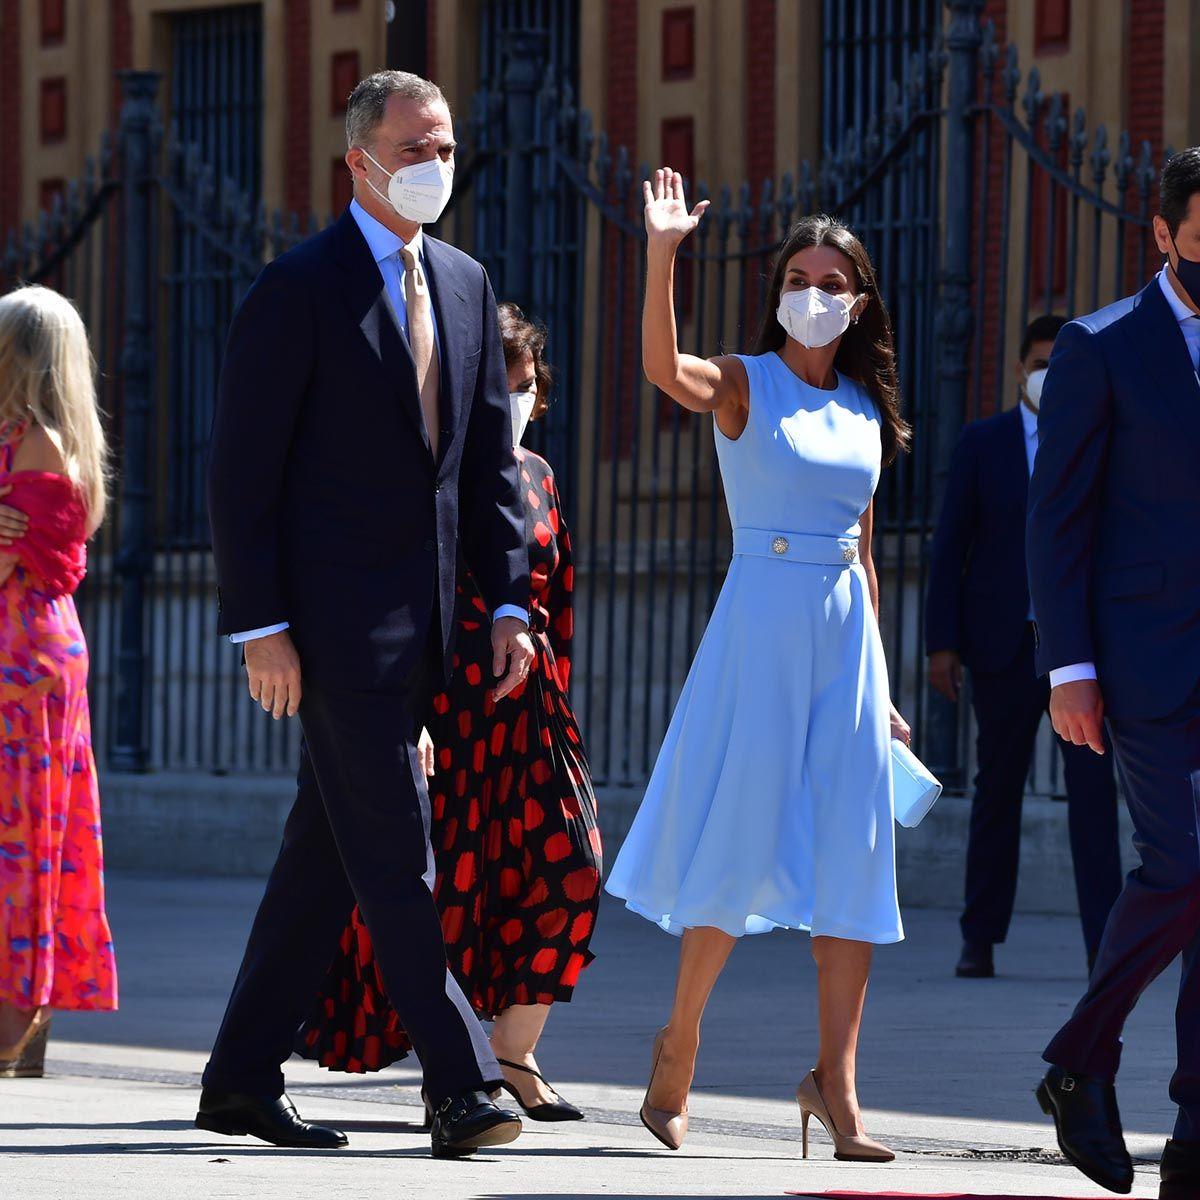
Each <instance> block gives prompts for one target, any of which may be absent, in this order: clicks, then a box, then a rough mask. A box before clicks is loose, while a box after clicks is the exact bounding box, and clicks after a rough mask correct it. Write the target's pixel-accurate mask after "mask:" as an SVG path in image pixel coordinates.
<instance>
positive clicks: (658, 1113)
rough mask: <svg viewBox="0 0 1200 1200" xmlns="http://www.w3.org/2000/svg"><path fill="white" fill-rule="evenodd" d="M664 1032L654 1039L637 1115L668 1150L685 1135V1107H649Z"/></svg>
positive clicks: (681, 1143) (686, 1125)
mask: <svg viewBox="0 0 1200 1200" xmlns="http://www.w3.org/2000/svg"><path fill="white" fill-rule="evenodd" d="M664 1033H666V1030H665V1029H660V1030H659V1031H658V1036H657V1037H655V1039H654V1065H653V1066H652V1067H651V1068H650V1082H649V1083H648V1084H647V1085H646V1099H645V1100H643V1101H642V1111H641V1112H640V1113H639V1114H638V1115H639V1116H640V1117H641V1118H642V1124H643V1125H645V1127H646V1128H647V1129H648V1130H650V1132H651V1133H652V1134H654V1136H655V1137H656V1138H658V1140H659V1141H660V1142H662V1144H663V1145H664V1146H666V1148H667V1149H668V1150H678V1149H679V1147H680V1146H682V1145H683V1139H684V1138H685V1137H687V1130H688V1111H687V1109H686V1108H684V1109H683V1110H682V1112H667V1111H666V1110H665V1109H661V1108H651V1107H650V1089H651V1088H652V1087H653V1086H654V1076H655V1073H656V1072H657V1071H658V1060H659V1057H660V1056H661V1055H662V1043H663V1034H664Z"/></svg>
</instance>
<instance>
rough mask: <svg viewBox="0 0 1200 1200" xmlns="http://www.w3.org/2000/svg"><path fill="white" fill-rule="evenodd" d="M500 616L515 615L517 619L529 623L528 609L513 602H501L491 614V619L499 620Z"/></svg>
mask: <svg viewBox="0 0 1200 1200" xmlns="http://www.w3.org/2000/svg"><path fill="white" fill-rule="evenodd" d="M501 617H516V618H517V620H518V621H524V622H525V624H526V625H528V624H529V610H528V609H525V608H520V607H518V606H517V605H515V604H502V605H500V607H499V608H498V609H496V611H495V613H493V615H492V620H493V621H498V620H500V618H501Z"/></svg>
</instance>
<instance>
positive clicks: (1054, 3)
mask: <svg viewBox="0 0 1200 1200" xmlns="http://www.w3.org/2000/svg"><path fill="white" fill-rule="evenodd" d="M1070 44H1071V0H1037V5H1036V7H1035V8H1034V13H1033V52H1034V53H1035V54H1062V53H1064V52H1065V51H1066V50H1067V49H1068V47H1069V46H1070Z"/></svg>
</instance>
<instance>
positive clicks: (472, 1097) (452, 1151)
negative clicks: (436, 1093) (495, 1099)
mask: <svg viewBox="0 0 1200 1200" xmlns="http://www.w3.org/2000/svg"><path fill="white" fill-rule="evenodd" d="M520 1136H521V1118H520V1117H518V1116H517V1114H516V1113H515V1112H509V1110H508V1109H506V1108H497V1107H496V1105H495V1104H494V1103H492V1101H491V1099H490V1098H489V1097H488V1094H487V1092H464V1093H463V1094H462V1095H461V1096H451V1097H450V1099H449V1100H443V1101H442V1103H441V1104H439V1105H438V1106H437V1108H436V1109H435V1110H434V1113H433V1127H432V1129H431V1131H430V1138H431V1140H432V1142H433V1157H434V1158H465V1157H466V1156H467V1155H468V1154H474V1153H475V1151H476V1150H479V1149H480V1148H481V1147H483V1146H503V1145H505V1144H507V1143H508V1142H514V1141H516V1140H517V1138H518V1137H520Z"/></svg>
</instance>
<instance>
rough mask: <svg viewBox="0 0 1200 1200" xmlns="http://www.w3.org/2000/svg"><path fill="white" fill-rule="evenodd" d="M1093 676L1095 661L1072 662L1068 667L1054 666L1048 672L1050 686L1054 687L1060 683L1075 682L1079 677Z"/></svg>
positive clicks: (1094, 676) (1092, 677) (1087, 677)
mask: <svg viewBox="0 0 1200 1200" xmlns="http://www.w3.org/2000/svg"><path fill="white" fill-rule="evenodd" d="M1095 678H1096V664H1095V663H1072V664H1071V665H1070V666H1069V667H1055V668H1054V670H1053V671H1051V672H1050V686H1051V687H1052V688H1056V687H1058V685H1059V684H1060V683H1077V682H1078V681H1079V680H1080V679H1095Z"/></svg>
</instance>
